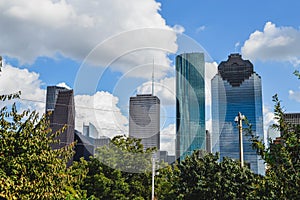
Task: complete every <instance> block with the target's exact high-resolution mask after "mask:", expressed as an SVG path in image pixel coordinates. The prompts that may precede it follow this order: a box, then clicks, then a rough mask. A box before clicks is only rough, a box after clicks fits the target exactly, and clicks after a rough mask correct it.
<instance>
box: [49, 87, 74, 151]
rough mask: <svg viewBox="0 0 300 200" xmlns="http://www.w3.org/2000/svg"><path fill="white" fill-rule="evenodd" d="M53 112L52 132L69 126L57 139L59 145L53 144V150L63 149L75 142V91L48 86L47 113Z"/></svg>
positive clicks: (51, 120) (51, 119)
mask: <svg viewBox="0 0 300 200" xmlns="http://www.w3.org/2000/svg"><path fill="white" fill-rule="evenodd" d="M49 111H51V112H52V113H51V115H50V116H49V119H50V128H51V129H52V132H53V133H55V132H56V131H58V130H60V129H61V128H63V127H64V126H65V125H66V126H67V127H66V129H65V131H64V132H62V133H61V134H60V135H59V136H58V137H57V139H59V143H57V144H53V145H52V148H53V149H58V148H62V147H64V146H66V145H69V144H71V143H72V142H74V127H75V126H74V125H75V107H74V94H73V90H69V89H66V88H64V87H58V86H48V87H47V96H46V112H49Z"/></svg>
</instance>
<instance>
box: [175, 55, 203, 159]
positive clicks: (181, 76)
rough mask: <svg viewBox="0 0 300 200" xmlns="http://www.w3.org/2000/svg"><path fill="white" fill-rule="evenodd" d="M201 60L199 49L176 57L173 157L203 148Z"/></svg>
mask: <svg viewBox="0 0 300 200" xmlns="http://www.w3.org/2000/svg"><path fill="white" fill-rule="evenodd" d="M205 135H206V130H205V62H204V54H203V53H184V54H181V55H178V56H177V57H176V158H177V159H178V158H179V159H180V160H183V159H184V158H185V156H187V155H191V154H192V152H193V151H194V150H197V149H203V150H205V143H206V140H205Z"/></svg>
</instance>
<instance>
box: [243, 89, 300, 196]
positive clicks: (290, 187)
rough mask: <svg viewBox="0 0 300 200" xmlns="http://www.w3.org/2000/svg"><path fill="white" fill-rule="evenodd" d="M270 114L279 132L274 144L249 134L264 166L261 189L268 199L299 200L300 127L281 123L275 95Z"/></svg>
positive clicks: (278, 102)
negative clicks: (272, 112) (272, 113)
mask: <svg viewBox="0 0 300 200" xmlns="http://www.w3.org/2000/svg"><path fill="white" fill-rule="evenodd" d="M273 101H274V103H275V108H274V114H275V119H276V120H277V121H278V124H274V125H273V128H274V129H276V130H278V131H279V132H280V135H281V136H280V138H278V139H277V140H276V141H273V140H269V143H270V145H269V147H266V145H265V144H264V143H263V141H262V140H261V139H260V138H258V137H257V136H255V135H254V134H252V132H251V128H250V129H249V130H248V134H250V135H251V140H252V145H253V148H255V149H256V150H257V152H258V154H259V155H261V157H262V158H263V159H264V160H265V162H266V164H267V173H266V176H265V181H264V185H263V187H262V189H263V190H264V192H263V193H264V194H265V196H266V197H268V198H269V199H300V156H299V155H300V125H293V124H290V123H287V122H286V121H285V120H284V111H283V108H282V106H281V101H280V100H279V98H278V96H277V95H274V96H273Z"/></svg>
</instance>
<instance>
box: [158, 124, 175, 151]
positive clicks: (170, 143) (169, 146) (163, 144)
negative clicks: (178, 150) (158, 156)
mask: <svg viewBox="0 0 300 200" xmlns="http://www.w3.org/2000/svg"><path fill="white" fill-rule="evenodd" d="M175 139H176V126H175V124H170V125H169V126H168V127H166V128H164V129H163V130H161V131H160V150H162V151H168V155H175Z"/></svg>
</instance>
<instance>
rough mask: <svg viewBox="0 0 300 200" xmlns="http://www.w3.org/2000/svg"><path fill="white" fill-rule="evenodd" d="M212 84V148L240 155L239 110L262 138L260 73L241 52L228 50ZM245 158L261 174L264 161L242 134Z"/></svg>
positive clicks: (228, 154) (263, 171) (225, 154)
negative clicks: (237, 120)
mask: <svg viewBox="0 0 300 200" xmlns="http://www.w3.org/2000/svg"><path fill="white" fill-rule="evenodd" d="M211 87H212V150H213V152H220V158H221V159H223V157H230V158H233V159H237V160H238V159H239V130H238V127H237V124H236V123H235V121H234V119H235V117H236V116H237V115H238V113H239V112H241V113H242V114H243V115H245V116H246V117H247V119H248V121H249V122H250V123H251V124H252V131H253V133H254V134H255V135H257V136H259V137H260V138H261V139H263V138H264V133H263V114H262V89H261V77H260V76H259V75H258V74H257V73H255V72H254V71H253V64H252V63H251V62H250V61H249V60H243V59H242V57H241V55H240V54H231V55H229V57H228V60H227V61H223V62H221V63H220V65H219V66H218V73H217V75H215V76H214V78H213V79H212V81H211ZM243 148H244V151H243V152H244V161H245V163H246V164H247V165H250V169H251V170H252V171H254V172H255V173H259V174H264V173H265V165H264V162H263V161H262V160H261V159H260V157H259V156H258V155H257V153H256V151H255V150H254V149H252V147H251V142H250V141H249V136H246V135H245V134H243Z"/></svg>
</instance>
